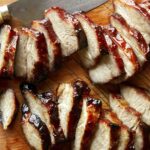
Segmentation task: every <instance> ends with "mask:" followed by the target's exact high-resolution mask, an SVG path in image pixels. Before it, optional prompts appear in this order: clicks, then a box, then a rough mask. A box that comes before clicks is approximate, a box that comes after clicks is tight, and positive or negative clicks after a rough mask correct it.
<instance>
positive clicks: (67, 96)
mask: <svg viewBox="0 0 150 150" xmlns="http://www.w3.org/2000/svg"><path fill="white" fill-rule="evenodd" d="M89 91H90V90H89V88H88V86H87V84H86V83H85V82H83V81H80V80H77V81H75V82H73V83H63V84H60V85H59V87H58V89H57V97H58V111H59V117H60V125H61V127H62V129H63V132H64V135H65V137H66V138H67V139H69V140H71V139H74V136H75V130H76V127H77V123H78V120H79V117H80V113H81V103H82V100H83V99H82V97H83V96H84V95H88V94H89Z"/></svg>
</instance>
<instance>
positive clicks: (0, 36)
mask: <svg viewBox="0 0 150 150" xmlns="http://www.w3.org/2000/svg"><path fill="white" fill-rule="evenodd" d="M17 40H18V35H17V32H16V31H14V30H13V29H12V28H11V26H9V25H4V26H2V27H1V29H0V45H1V46H0V50H1V52H0V76H1V77H5V78H6V77H13V75H14V57H15V52H16V45H17Z"/></svg>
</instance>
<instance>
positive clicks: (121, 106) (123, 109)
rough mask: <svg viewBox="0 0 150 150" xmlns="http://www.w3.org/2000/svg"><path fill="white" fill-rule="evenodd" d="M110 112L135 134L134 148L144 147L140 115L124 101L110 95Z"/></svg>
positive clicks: (117, 96)
mask: <svg viewBox="0 0 150 150" xmlns="http://www.w3.org/2000/svg"><path fill="white" fill-rule="evenodd" d="M109 102H110V106H111V108H112V110H113V111H114V112H115V113H116V114H117V116H118V118H119V119H120V120H121V121H122V122H123V124H125V125H126V126H127V127H128V128H129V129H130V130H132V131H134V132H135V139H134V146H135V149H137V150H142V149H144V148H145V146H146V140H145V134H144V129H143V128H144V126H143V124H142V122H141V120H140V117H141V116H140V115H141V114H140V113H139V112H137V111H135V110H134V109H133V108H131V107H129V106H128V104H127V103H126V102H125V100H124V99H123V98H122V97H121V96H120V95H117V94H110V98H109Z"/></svg>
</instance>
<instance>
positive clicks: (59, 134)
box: [37, 91, 65, 148]
mask: <svg viewBox="0 0 150 150" xmlns="http://www.w3.org/2000/svg"><path fill="white" fill-rule="evenodd" d="M37 96H38V98H39V99H40V101H41V102H42V103H43V104H44V105H45V106H46V107H47V109H48V110H49V114H50V119H51V124H52V125H53V129H54V135H53V136H54V137H55V141H56V144H58V143H63V142H64V141H65V136H64V133H63V130H62V128H61V126H60V119H59V114H58V104H57V101H56V97H55V96H54V94H53V93H52V92H51V91H49V92H44V93H41V94H37ZM58 146H59V145H58ZM54 147H55V148H57V145H55V146H54Z"/></svg>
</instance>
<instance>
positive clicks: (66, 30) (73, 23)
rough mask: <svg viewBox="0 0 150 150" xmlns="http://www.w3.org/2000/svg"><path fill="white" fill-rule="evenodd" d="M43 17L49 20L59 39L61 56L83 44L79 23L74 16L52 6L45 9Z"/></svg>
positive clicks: (83, 37) (72, 51)
mask: <svg viewBox="0 0 150 150" xmlns="http://www.w3.org/2000/svg"><path fill="white" fill-rule="evenodd" d="M45 17H46V18H48V19H49V20H50V21H51V23H52V26H53V29H54V31H55V33H56V35H57V36H58V38H59V40H60V43H61V49H62V55H63V56H70V55H71V54H73V53H74V52H76V51H77V50H79V49H80V48H81V47H82V45H84V44H85V42H84V40H85V39H86V38H85V36H84V33H83V31H82V29H81V25H80V23H79V21H78V20H77V19H76V18H75V17H74V16H72V15H71V14H69V13H68V12H66V11H65V10H63V9H61V8H59V7H52V8H50V9H48V10H46V11H45Z"/></svg>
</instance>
